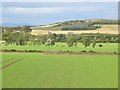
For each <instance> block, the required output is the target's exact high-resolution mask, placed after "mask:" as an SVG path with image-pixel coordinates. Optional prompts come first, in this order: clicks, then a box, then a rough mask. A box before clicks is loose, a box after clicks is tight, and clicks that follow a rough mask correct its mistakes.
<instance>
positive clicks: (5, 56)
mask: <svg viewBox="0 0 120 90" xmlns="http://www.w3.org/2000/svg"><path fill="white" fill-rule="evenodd" d="M2 60H3V61H2V63H3V73H2V75H3V78H2V79H3V88H117V87H118V56H117V55H107V56H106V55H104V56H101V55H95V56H93V55H87V56H86V55H82V56H80V55H45V54H39V53H2Z"/></svg>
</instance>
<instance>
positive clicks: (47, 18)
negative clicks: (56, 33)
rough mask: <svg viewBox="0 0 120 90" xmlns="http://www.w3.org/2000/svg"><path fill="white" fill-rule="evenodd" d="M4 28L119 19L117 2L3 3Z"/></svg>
mask: <svg viewBox="0 0 120 90" xmlns="http://www.w3.org/2000/svg"><path fill="white" fill-rule="evenodd" d="M0 12H2V18H0V20H1V19H2V23H3V26H20V25H48V24H51V23H56V22H62V21H69V20H78V19H79V20H83V19H95V18H98V19H99V18H103V19H117V18H118V3H117V2H3V3H2V10H1V9H0Z"/></svg>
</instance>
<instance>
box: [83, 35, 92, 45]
mask: <svg viewBox="0 0 120 90" xmlns="http://www.w3.org/2000/svg"><path fill="white" fill-rule="evenodd" d="M82 44H83V45H84V46H85V47H88V46H90V44H91V42H90V38H89V37H84V38H82Z"/></svg>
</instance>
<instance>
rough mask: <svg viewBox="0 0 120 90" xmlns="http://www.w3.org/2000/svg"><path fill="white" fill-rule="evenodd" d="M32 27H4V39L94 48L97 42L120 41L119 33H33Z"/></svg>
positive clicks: (18, 43)
mask: <svg viewBox="0 0 120 90" xmlns="http://www.w3.org/2000/svg"><path fill="white" fill-rule="evenodd" d="M30 32H31V29H30V27H28V26H23V27H14V28H8V27H7V28H3V29H2V39H3V41H6V44H7V45H8V44H16V45H46V46H53V45H55V42H66V43H67V44H68V46H69V47H72V46H77V44H78V43H82V44H83V45H84V46H85V47H88V46H89V45H91V44H92V46H93V48H94V47H95V45H96V43H120V39H119V38H120V35H118V34H100V33H97V34H92V33H89V34H87V33H86V34H85V33H84V34H73V33H68V34H67V35H65V34H53V33H48V34H47V35H39V36H36V35H31V34H30Z"/></svg>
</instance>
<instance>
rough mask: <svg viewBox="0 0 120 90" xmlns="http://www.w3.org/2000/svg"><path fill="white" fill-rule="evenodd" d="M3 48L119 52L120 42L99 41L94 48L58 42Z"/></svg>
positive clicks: (3, 47) (5, 47) (3, 46)
mask: <svg viewBox="0 0 120 90" xmlns="http://www.w3.org/2000/svg"><path fill="white" fill-rule="evenodd" d="M99 44H102V45H103V47H99ZM2 49H8V50H9V49H17V50H42V51H67V50H69V51H74V52H80V51H82V50H86V51H90V50H93V51H95V52H112V53H113V52H118V44H117V43H97V44H96V47H95V48H93V47H92V45H91V46H89V47H87V48H85V47H84V45H82V44H81V43H79V44H78V45H77V46H76V47H75V46H73V47H68V45H67V43H56V44H55V45H54V46H52V47H48V46H45V45H41V46H40V45H35V46H30V45H26V46H16V45H8V46H5V45H2Z"/></svg>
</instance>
